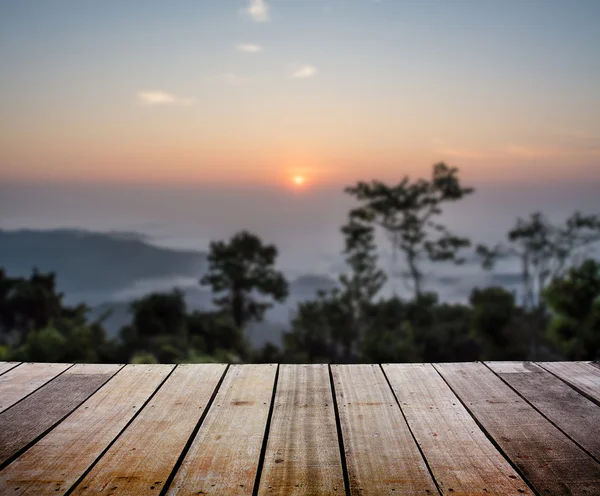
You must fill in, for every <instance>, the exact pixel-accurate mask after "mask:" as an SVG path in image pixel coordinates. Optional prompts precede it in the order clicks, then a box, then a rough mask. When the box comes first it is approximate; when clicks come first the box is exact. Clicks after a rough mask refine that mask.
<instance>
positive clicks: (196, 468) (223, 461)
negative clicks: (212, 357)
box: [167, 364, 277, 496]
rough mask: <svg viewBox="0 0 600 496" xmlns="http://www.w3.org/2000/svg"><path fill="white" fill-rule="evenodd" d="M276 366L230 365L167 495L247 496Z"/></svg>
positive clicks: (253, 474)
mask: <svg viewBox="0 0 600 496" xmlns="http://www.w3.org/2000/svg"><path fill="white" fill-rule="evenodd" d="M276 372H277V366H276V365H273V364H269V365H233V366H231V367H230V368H229V370H228V372H227V375H226V376H225V379H224V381H223V384H221V387H220V388H219V393H218V394H217V396H216V397H215V399H214V401H213V405H212V408H211V410H210V412H209V413H208V415H207V416H206V418H205V419H204V422H203V423H202V426H201V427H200V430H199V432H198V434H197V435H196V437H195V439H194V440H193V441H192V444H191V446H190V449H189V451H188V452H187V454H186V456H185V459H184V460H183V463H182V464H181V467H180V468H179V470H178V471H177V474H176V475H175V478H174V480H173V482H172V483H171V486H170V487H169V491H168V492H167V494H168V495H172V496H175V495H177V496H183V495H190V496H191V495H197V494H215V495H217V494H227V495H231V496H233V495H251V494H252V490H253V488H254V481H255V479H256V472H257V470H258V462H259V457H260V451H261V448H262V445H263V439H264V436H265V428H266V426H267V420H268V416H269V409H270V407H271V399H272V396H273V386H274V384H275V377H276Z"/></svg>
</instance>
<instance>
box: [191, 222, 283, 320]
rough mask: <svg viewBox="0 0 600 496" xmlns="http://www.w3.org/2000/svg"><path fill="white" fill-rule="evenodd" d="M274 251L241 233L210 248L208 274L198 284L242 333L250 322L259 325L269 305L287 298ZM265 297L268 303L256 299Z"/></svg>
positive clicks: (252, 236)
mask: <svg viewBox="0 0 600 496" xmlns="http://www.w3.org/2000/svg"><path fill="white" fill-rule="evenodd" d="M276 258H277V248H276V247H275V246H274V245H267V244H263V242H262V241H261V239H260V238H259V237H258V236H256V235H254V234H251V233H249V232H246V231H242V232H239V233H237V234H235V235H234V236H233V238H231V240H230V241H229V242H225V241H215V242H213V243H211V244H210V253H209V255H208V262H209V270H208V273H207V274H206V275H205V276H204V277H202V279H201V280H200V283H201V284H204V285H208V286H211V288H212V290H213V293H215V295H216V296H215V299H214V300H213V301H214V303H215V305H217V306H218V307H219V308H221V309H223V310H225V311H227V312H228V313H230V315H231V316H232V318H233V321H234V322H235V324H236V325H237V326H238V327H239V328H240V329H242V328H243V327H244V326H245V325H246V324H247V323H248V322H250V321H253V320H254V321H260V320H262V319H263V317H264V313H265V311H266V310H267V309H268V308H270V307H271V306H272V305H273V301H278V302H282V301H284V300H285V299H286V298H287V295H288V283H287V281H286V280H285V277H284V276H283V274H282V273H281V272H279V271H277V270H275V268H274V266H275V260H276ZM259 295H262V296H263V297H265V296H266V297H269V298H270V299H269V300H265V299H264V298H259Z"/></svg>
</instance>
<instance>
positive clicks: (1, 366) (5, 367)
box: [0, 362, 21, 375]
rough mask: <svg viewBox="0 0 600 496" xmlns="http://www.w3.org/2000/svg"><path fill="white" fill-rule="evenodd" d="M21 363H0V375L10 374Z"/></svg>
mask: <svg viewBox="0 0 600 496" xmlns="http://www.w3.org/2000/svg"><path fill="white" fill-rule="evenodd" d="M20 363H21V362H0V375H2V374H4V373H5V372H8V371H9V370H11V369H14V368H15V367H16V366H17V365H19V364H20Z"/></svg>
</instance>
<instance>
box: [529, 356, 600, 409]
mask: <svg viewBox="0 0 600 496" xmlns="http://www.w3.org/2000/svg"><path fill="white" fill-rule="evenodd" d="M533 363H535V364H536V365H537V366H538V367H541V368H543V369H544V370H545V371H546V372H549V373H550V374H552V375H553V376H554V377H556V378H557V379H560V380H561V381H562V382H564V383H565V384H566V385H567V386H569V387H570V388H571V389H574V390H575V391H577V392H578V393H579V394H580V395H581V396H583V397H585V398H587V399H588V400H590V401H591V402H593V403H595V404H596V405H598V406H600V401H598V400H597V399H596V398H594V397H593V396H592V395H591V394H589V393H587V392H585V391H584V390H583V389H581V388H579V387H577V386H576V385H575V384H571V383H570V382H569V381H567V380H566V379H563V378H562V377H561V376H559V375H558V374H555V373H554V372H553V371H552V370H551V369H548V368H546V367H544V363H543V362H533Z"/></svg>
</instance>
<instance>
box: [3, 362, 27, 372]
mask: <svg viewBox="0 0 600 496" xmlns="http://www.w3.org/2000/svg"><path fill="white" fill-rule="evenodd" d="M22 363H23V362H15V364H14V365H13V366H12V367H10V368H9V369H6V370H4V371H3V372H0V375H4V374H6V373H7V372H10V371H11V370H13V369H16V368H17V367H18V366H19V365H21V364H22Z"/></svg>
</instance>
